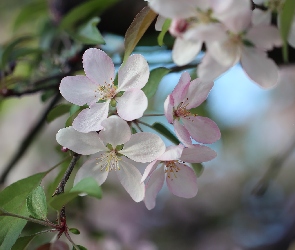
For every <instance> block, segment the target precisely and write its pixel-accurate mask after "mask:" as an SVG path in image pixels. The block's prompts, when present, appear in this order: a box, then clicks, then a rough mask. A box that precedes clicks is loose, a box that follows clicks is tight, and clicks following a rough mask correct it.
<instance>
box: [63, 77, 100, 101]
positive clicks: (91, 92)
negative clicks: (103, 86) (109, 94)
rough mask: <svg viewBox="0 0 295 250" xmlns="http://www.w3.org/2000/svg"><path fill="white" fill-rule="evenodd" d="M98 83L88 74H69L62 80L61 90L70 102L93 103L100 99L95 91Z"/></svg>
mask: <svg viewBox="0 0 295 250" xmlns="http://www.w3.org/2000/svg"><path fill="white" fill-rule="evenodd" d="M97 87H98V85H97V84H95V83H93V82H92V81H90V79H89V78H88V77H86V76H67V77H64V78H63V79H62V80H61V83H60V86H59V90H60V93H61V95H62V96H63V97H64V98H65V99H66V100H67V101H69V102H71V103H74V104H76V105H79V106H83V105H84V104H88V105H91V104H93V103H95V102H97V101H98V100H99V99H100V95H99V94H97V92H95V91H96V90H97Z"/></svg>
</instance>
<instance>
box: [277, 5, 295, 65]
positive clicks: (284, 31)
mask: <svg viewBox="0 0 295 250" xmlns="http://www.w3.org/2000/svg"><path fill="white" fill-rule="evenodd" d="M294 12H295V1H294V0H286V1H285V2H284V5H283V8H282V11H281V13H280V15H279V18H280V22H279V23H280V31H281V37H282V40H283V58H284V61H285V62H288V42H287V41H288V37H289V33H290V29H291V25H292V21H293V18H294Z"/></svg>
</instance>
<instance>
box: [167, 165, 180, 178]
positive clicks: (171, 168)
mask: <svg viewBox="0 0 295 250" xmlns="http://www.w3.org/2000/svg"><path fill="white" fill-rule="evenodd" d="M177 162H178V161H167V162H165V173H166V174H167V177H168V178H169V179H171V180H173V178H177V176H176V174H177V172H178V171H179V170H180V168H179V167H178V166H177V165H176V163H177Z"/></svg>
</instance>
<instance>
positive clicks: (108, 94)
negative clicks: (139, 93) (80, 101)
mask: <svg viewBox="0 0 295 250" xmlns="http://www.w3.org/2000/svg"><path fill="white" fill-rule="evenodd" d="M95 92H99V94H100V96H101V97H100V100H107V99H113V98H114V97H115V96H116V94H117V88H116V86H115V85H114V84H113V83H106V82H105V85H101V86H99V87H98V88H97V90H96V91H95Z"/></svg>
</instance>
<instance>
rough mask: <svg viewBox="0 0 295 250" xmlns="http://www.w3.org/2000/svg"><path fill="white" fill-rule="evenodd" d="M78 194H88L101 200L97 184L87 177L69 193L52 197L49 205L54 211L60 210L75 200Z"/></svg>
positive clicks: (100, 192)
mask: <svg viewBox="0 0 295 250" xmlns="http://www.w3.org/2000/svg"><path fill="white" fill-rule="evenodd" d="M79 194H88V195H89V196H91V197H95V198H97V199H101V196H102V191H101V188H100V186H98V184H97V182H96V181H95V180H94V179H93V178H92V177H88V178H85V179H83V180H81V181H80V182H79V183H77V185H76V186H74V187H73V188H72V189H71V190H70V191H69V192H65V193H63V194H60V195H58V196H55V197H53V198H52V200H51V202H50V205H51V206H52V207H53V208H54V209H56V210H60V209H61V208H62V206H64V205H65V204H67V203H68V202H70V201H71V200H73V199H74V198H76V197H77V196H78V195H79Z"/></svg>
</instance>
